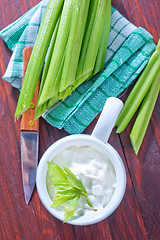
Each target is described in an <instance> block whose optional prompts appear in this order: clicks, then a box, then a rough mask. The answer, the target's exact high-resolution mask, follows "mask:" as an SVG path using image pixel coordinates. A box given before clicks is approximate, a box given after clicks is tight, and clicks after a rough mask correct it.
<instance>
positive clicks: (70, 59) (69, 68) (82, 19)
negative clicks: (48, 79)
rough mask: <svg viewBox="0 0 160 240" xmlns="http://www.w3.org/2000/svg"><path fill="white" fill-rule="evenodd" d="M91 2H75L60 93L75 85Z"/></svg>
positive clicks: (78, 0)
mask: <svg viewBox="0 0 160 240" xmlns="http://www.w3.org/2000/svg"><path fill="white" fill-rule="evenodd" d="M89 3H90V0H87V1H80V0H75V1H74V7H73V12H72V19H71V28H70V34H69V39H68V43H67V50H66V56H65V62H64V67H63V72H62V78H61V83H60V89H59V91H60V92H63V91H64V90H65V89H66V88H67V87H68V86H70V85H71V84H73V83H74V80H75V75H76V70H77V65H78V60H79V55H80V50H81V46H82V40H83V36H84V30H85V26H86V20H87V15H88V8H89Z"/></svg>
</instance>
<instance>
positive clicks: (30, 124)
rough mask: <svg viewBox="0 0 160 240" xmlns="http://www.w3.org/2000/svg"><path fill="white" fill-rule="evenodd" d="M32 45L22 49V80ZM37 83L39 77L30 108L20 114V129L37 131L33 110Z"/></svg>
mask: <svg viewBox="0 0 160 240" xmlns="http://www.w3.org/2000/svg"><path fill="white" fill-rule="evenodd" d="M32 49H33V47H32V46H29V47H26V48H24V50H23V77H22V81H23V78H24V75H25V72H26V69H27V65H28V62H29V59H30V56H31V53H32ZM39 85H40V77H39V79H38V82H37V85H36V88H35V92H34V95H33V99H32V103H31V106H30V108H29V109H28V110H27V111H25V112H24V113H23V115H22V119H21V124H20V130H21V131H33V132H38V131H39V119H36V120H34V115H35V110H36V104H37V99H38V91H39Z"/></svg>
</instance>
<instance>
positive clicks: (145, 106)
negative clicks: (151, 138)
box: [130, 69, 160, 154]
mask: <svg viewBox="0 0 160 240" xmlns="http://www.w3.org/2000/svg"><path fill="white" fill-rule="evenodd" d="M159 90H160V69H159V71H158V73H157V75H156V76H155V79H154V81H153V83H152V85H151V87H150V89H149V91H148V93H147V94H146V96H145V98H144V100H143V102H142V105H141V108H140V111H139V113H138V116H137V118H136V121H135V123H134V126H133V128H132V131H131V133H130V140H131V144H132V146H133V149H134V151H135V153H136V154H138V151H139V149H140V146H141V143H142V141H143V138H144V135H145V132H146V130H147V127H148V124H149V121H150V118H151V115H152V112H153V109H154V106H155V104H156V100H157V98H158V94H159Z"/></svg>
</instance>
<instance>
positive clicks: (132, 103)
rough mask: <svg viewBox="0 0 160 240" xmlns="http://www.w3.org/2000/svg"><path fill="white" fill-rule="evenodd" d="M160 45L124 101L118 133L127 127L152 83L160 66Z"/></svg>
mask: <svg viewBox="0 0 160 240" xmlns="http://www.w3.org/2000/svg"><path fill="white" fill-rule="evenodd" d="M159 45H160V44H158V45H157V48H156V50H155V52H154V53H153V55H152V56H151V58H150V60H149V62H148V64H147V66H146V68H145V69H144V71H143V73H142V75H141V76H140V78H139V79H138V81H137V83H136V84H135V86H134V88H133V89H132V91H131V93H130V94H129V96H128V98H127V100H126V101H125V103H124V106H123V108H122V111H121V112H120V114H119V116H118V119H117V121H116V124H115V126H118V127H117V131H116V132H117V133H120V132H122V131H123V130H124V129H125V128H126V126H127V125H128V123H129V122H130V120H131V118H132V117H133V115H134V113H135V112H136V110H137V109H138V107H139V106H140V104H141V102H142V100H143V99H144V97H145V95H146V93H147V91H148V90H149V88H150V86H151V85H152V82H153V80H154V78H155V76H156V74H157V72H158V70H159V68H160V51H159Z"/></svg>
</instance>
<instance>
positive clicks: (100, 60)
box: [93, 0, 111, 75]
mask: <svg viewBox="0 0 160 240" xmlns="http://www.w3.org/2000/svg"><path fill="white" fill-rule="evenodd" d="M110 23H111V0H108V1H107V10H106V16H105V20H104V25H103V31H102V37H101V42H100V47H99V50H98V56H97V59H96V63H95V66H94V72H93V75H95V74H97V73H98V72H99V71H100V70H102V68H103V67H104V63H105V59H106V52H107V43H108V38H109V33H110Z"/></svg>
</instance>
